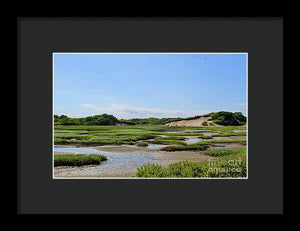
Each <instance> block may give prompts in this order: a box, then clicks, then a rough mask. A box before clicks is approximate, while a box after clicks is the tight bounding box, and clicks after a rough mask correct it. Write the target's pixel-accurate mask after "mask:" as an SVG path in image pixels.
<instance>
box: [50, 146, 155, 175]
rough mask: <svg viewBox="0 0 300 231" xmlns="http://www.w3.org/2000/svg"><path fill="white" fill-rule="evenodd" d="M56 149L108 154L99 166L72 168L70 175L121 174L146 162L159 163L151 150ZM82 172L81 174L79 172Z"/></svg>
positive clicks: (57, 148)
mask: <svg viewBox="0 0 300 231" xmlns="http://www.w3.org/2000/svg"><path fill="white" fill-rule="evenodd" d="M54 151H59V152H68V153H78V154H79V153H80V154H92V153H93V154H103V155H105V156H107V161H104V162H103V163H101V164H100V165H98V166H86V168H81V169H76V168H73V170H74V171H72V169H70V172H69V174H68V175H71V176H72V175H74V176H76V175H99V174H100V175H101V174H107V173H109V174H120V173H122V172H134V171H136V169H137V168H138V167H141V166H142V165H144V164H158V160H157V159H156V158H155V154H154V153H151V152H147V153H146V152H142V153H112V152H105V151H98V150H96V149H93V148H85V147H70V146H68V147H61V146H60V147H54ZM79 173H80V174H79Z"/></svg>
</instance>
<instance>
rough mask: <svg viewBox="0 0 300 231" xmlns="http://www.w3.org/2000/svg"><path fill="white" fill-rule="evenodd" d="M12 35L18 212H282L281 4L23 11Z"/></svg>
mask: <svg viewBox="0 0 300 231" xmlns="http://www.w3.org/2000/svg"><path fill="white" fill-rule="evenodd" d="M17 39H18V85H19V92H18V121H19V127H18V137H19V138H18V213H21V214H32V213H33V214H40V213H54V214H56V213H64V214H104V213H111V214H117V213H122V214H128V213H130V214H158V213H161V214H169V213H171V214H220V213H222V214H246V213H256V214H257V213H260V214H262V213H263V214H266V213H271V214H282V213H283V119H282V116H283V89H282V82H283V18H281V17H278V18H276V17H275V18H226V17H224V18H201V17H199V18H180V17H179V18H172V17H166V18H130V17H129V18H101V17H100V18H76V17H75V18H26V17H23V18H18V38H17ZM274 124H276V128H275V127H274V126H273V125H274ZM266 134H267V135H266ZM41 195H43V196H41ZM45 196H47V200H45ZM75 198H76V204H74V203H73V201H74V199H75ZM99 198H106V199H105V200H99Z"/></svg>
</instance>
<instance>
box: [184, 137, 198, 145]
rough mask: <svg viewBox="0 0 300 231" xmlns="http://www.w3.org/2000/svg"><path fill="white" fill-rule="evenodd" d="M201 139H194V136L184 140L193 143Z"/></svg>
mask: <svg viewBox="0 0 300 231" xmlns="http://www.w3.org/2000/svg"><path fill="white" fill-rule="evenodd" d="M200 140H201V139H196V138H189V139H188V140H187V142H186V144H195V143H197V142H199V141H200Z"/></svg>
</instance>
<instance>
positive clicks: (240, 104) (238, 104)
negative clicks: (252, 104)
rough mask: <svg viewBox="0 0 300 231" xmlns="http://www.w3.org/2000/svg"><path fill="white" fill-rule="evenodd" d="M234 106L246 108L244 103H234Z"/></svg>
mask: <svg viewBox="0 0 300 231" xmlns="http://www.w3.org/2000/svg"><path fill="white" fill-rule="evenodd" d="M236 105H237V106H242V107H244V106H246V103H244V102H239V103H236Z"/></svg>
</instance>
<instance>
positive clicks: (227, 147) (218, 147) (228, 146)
mask: <svg viewBox="0 0 300 231" xmlns="http://www.w3.org/2000/svg"><path fill="white" fill-rule="evenodd" d="M229 148H233V147H232V146H230V145H225V146H211V147H210V149H229Z"/></svg>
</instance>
